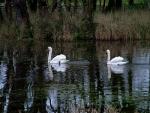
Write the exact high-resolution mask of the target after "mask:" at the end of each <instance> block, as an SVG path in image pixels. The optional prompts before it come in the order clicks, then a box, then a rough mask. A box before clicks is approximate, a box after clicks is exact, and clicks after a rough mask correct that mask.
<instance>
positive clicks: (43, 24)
mask: <svg viewBox="0 0 150 113" xmlns="http://www.w3.org/2000/svg"><path fill="white" fill-rule="evenodd" d="M30 23H31V25H30V27H27V26H26V25H24V24H21V25H19V26H18V25H16V22H11V24H10V23H8V22H6V21H5V22H3V23H1V25H0V38H8V39H11V38H13V39H14V38H16V39H24V38H31V39H38V40H43V39H44V40H45V39H46V40H52V41H73V40H80V39H81V40H90V39H96V40H141V39H148V40H149V39H150V11H149V10H130V11H120V12H118V11H117V12H111V13H107V14H104V13H95V14H94V16H93V18H92V17H91V18H90V19H89V18H87V17H86V15H85V14H84V12H82V11H81V12H78V13H68V12H65V13H58V12H57V11H56V12H54V13H53V14H47V15H46V16H45V15H44V17H42V16H40V15H39V14H38V13H36V14H32V13H30Z"/></svg>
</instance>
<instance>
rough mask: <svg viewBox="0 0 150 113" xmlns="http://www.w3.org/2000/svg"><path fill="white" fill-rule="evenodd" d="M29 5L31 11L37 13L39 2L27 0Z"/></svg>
mask: <svg viewBox="0 0 150 113" xmlns="http://www.w3.org/2000/svg"><path fill="white" fill-rule="evenodd" d="M27 1H28V5H29V8H30V10H31V11H33V12H36V11H37V0H27Z"/></svg>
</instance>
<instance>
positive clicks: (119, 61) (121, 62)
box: [106, 50, 128, 65]
mask: <svg viewBox="0 0 150 113" xmlns="http://www.w3.org/2000/svg"><path fill="white" fill-rule="evenodd" d="M106 52H107V64H111V65H124V64H127V63H128V61H126V60H125V59H124V58H123V57H120V56H118V57H115V58H113V59H111V60H110V50H107V51H106Z"/></svg>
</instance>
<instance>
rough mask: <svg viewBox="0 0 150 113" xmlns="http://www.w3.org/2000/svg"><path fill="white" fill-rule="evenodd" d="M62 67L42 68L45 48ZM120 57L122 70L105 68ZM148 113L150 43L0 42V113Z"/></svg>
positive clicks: (45, 59)
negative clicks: (110, 111) (62, 60)
mask: <svg viewBox="0 0 150 113" xmlns="http://www.w3.org/2000/svg"><path fill="white" fill-rule="evenodd" d="M48 46H52V47H53V55H52V56H55V55H57V54H60V53H63V54H65V55H66V56H67V59H69V60H70V61H69V62H68V64H63V65H62V64H61V65H48V63H47V58H48V50H47V47H48ZM107 49H110V50H111V57H114V56H122V57H124V58H125V59H127V60H128V61H129V63H128V64H127V65H124V66H118V67H113V66H107V64H106V60H107V56H106V50H107ZM107 107H108V108H109V107H112V108H115V109H118V110H121V112H124V113H135V112H136V113H150V42H148V41H144V42H98V43H92V42H81V43H55V44H54V43H53V44H51V43H47V42H38V41H37V42H32V41H18V42H1V45H0V113H104V111H105V110H106V109H107Z"/></svg>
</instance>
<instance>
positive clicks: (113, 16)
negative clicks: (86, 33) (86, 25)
mask: <svg viewBox="0 0 150 113" xmlns="http://www.w3.org/2000/svg"><path fill="white" fill-rule="evenodd" d="M95 22H96V23H97V27H96V32H95V36H96V39H97V40H139V39H150V11H148V10H147V11H144V10H136V11H125V12H114V13H109V14H100V15H96V17H95Z"/></svg>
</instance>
